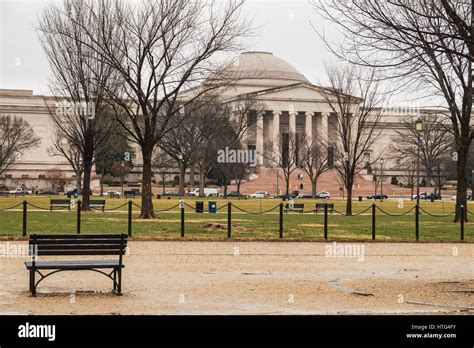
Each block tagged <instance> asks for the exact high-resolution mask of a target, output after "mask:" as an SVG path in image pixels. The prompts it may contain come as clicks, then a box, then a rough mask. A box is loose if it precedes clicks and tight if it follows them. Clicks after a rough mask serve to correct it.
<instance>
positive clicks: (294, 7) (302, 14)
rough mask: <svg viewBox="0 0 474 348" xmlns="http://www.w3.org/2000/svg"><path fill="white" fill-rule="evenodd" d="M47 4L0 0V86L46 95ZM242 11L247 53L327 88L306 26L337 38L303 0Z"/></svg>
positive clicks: (265, 2) (259, 2) (265, 0)
mask: <svg viewBox="0 0 474 348" xmlns="http://www.w3.org/2000/svg"><path fill="white" fill-rule="evenodd" d="M50 1H56V0H0V88H16V89H32V90H33V91H34V93H35V94H48V91H49V89H48V87H47V81H48V77H49V76H50V69H49V66H48V62H47V60H46V57H45V55H44V53H43V50H42V47H41V45H40V43H39V40H38V37H37V34H36V31H35V28H36V27H37V18H38V15H39V13H40V12H41V9H42V7H43V6H44V5H45V4H47V3H49V2H50ZM243 13H244V15H245V17H247V18H249V19H252V20H253V26H254V28H255V29H256V31H257V35H255V37H254V38H253V39H252V42H251V46H250V47H249V50H254V51H268V52H272V53H273V54H274V55H276V56H278V57H280V58H282V59H284V60H286V61H288V62H289V63H290V64H292V65H293V66H294V67H295V68H296V69H297V70H299V71H300V72H301V73H302V74H303V75H305V76H306V78H308V79H309V80H310V81H311V82H313V83H314V84H318V85H327V79H326V77H325V72H324V63H325V62H330V61H336V58H335V57H333V55H332V54H331V53H329V52H328V51H327V50H326V47H325V45H324V43H323V42H322V40H321V39H320V38H319V37H318V35H317V34H316V33H315V31H314V29H313V27H312V26H311V23H312V24H313V25H314V27H315V28H316V29H317V30H318V31H319V32H324V33H325V35H326V37H327V38H329V40H330V41H332V42H338V41H339V40H340V39H341V35H340V34H338V32H337V30H336V27H335V25H334V24H332V23H329V22H327V21H325V20H324V19H323V18H322V17H321V16H319V15H318V14H317V12H316V11H315V10H314V9H313V8H312V6H311V5H310V4H309V1H308V0H292V1H283V0H247V1H246V3H245V5H244V11H243ZM403 94H405V95H403ZM418 97H419V96H417V95H416V93H415V94H414V92H413V91H412V92H406V93H402V95H398V96H392V97H391V100H390V104H391V105H398V106H400V105H407V104H409V103H410V102H411V106H413V105H414V104H415V105H416V104H417V103H418V101H417V100H416V99H417V98H418ZM436 103H438V102H436ZM424 104H425V105H434V104H432V103H431V102H430V103H429V104H426V101H425V103H424Z"/></svg>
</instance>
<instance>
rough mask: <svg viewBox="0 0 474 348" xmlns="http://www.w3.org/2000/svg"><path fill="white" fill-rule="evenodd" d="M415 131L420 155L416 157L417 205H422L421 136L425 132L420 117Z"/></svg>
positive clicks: (416, 122)
mask: <svg viewBox="0 0 474 348" xmlns="http://www.w3.org/2000/svg"><path fill="white" fill-rule="evenodd" d="M415 131H416V136H417V142H418V144H417V147H418V149H417V151H418V155H417V157H416V205H419V204H420V136H421V132H423V121H422V120H421V118H420V117H418V118H417V119H416V121H415Z"/></svg>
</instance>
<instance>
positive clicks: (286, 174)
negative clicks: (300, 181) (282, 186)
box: [285, 173, 290, 199]
mask: <svg viewBox="0 0 474 348" xmlns="http://www.w3.org/2000/svg"><path fill="white" fill-rule="evenodd" d="M285 181H286V197H285V199H288V197H289V195H290V173H285Z"/></svg>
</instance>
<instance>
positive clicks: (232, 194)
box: [227, 191, 245, 197]
mask: <svg viewBox="0 0 474 348" xmlns="http://www.w3.org/2000/svg"><path fill="white" fill-rule="evenodd" d="M227 197H245V195H243V194H240V193H238V192H237V191H231V192H228V193H227Z"/></svg>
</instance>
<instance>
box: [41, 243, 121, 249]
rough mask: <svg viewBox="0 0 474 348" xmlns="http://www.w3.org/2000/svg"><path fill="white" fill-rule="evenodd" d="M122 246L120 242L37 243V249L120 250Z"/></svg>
mask: <svg viewBox="0 0 474 348" xmlns="http://www.w3.org/2000/svg"><path fill="white" fill-rule="evenodd" d="M124 245H125V244H124ZM122 248H123V247H122V246H121V245H120V244H40V245H37V248H36V250H82V249H91V250H115V249H117V250H120V249H122Z"/></svg>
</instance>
